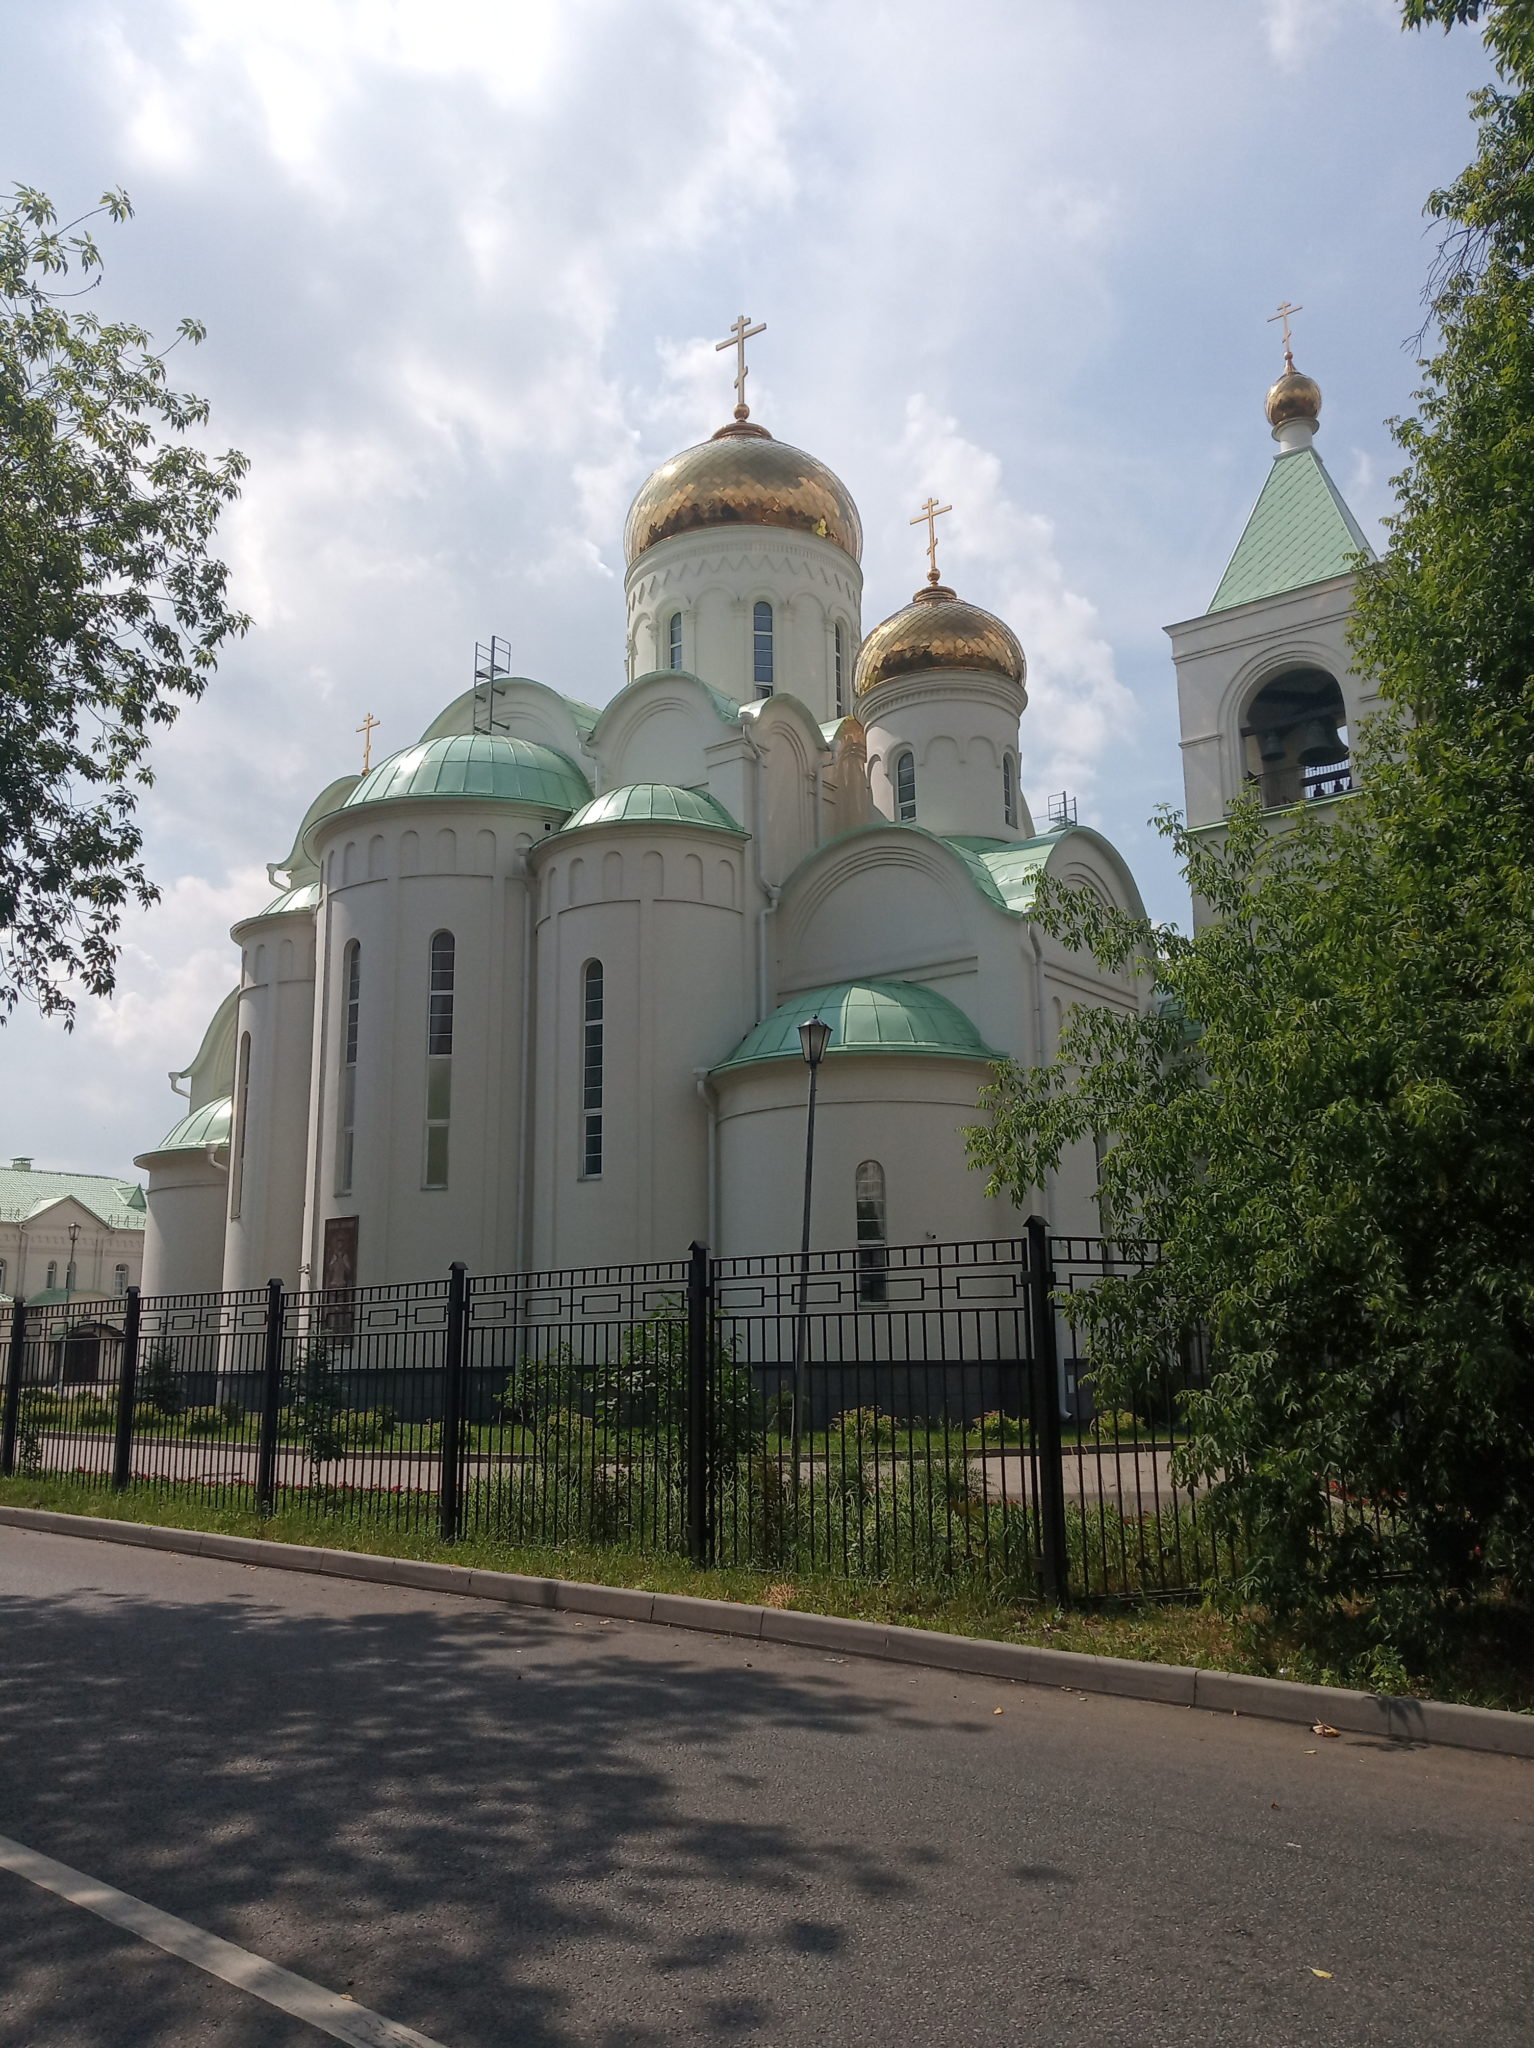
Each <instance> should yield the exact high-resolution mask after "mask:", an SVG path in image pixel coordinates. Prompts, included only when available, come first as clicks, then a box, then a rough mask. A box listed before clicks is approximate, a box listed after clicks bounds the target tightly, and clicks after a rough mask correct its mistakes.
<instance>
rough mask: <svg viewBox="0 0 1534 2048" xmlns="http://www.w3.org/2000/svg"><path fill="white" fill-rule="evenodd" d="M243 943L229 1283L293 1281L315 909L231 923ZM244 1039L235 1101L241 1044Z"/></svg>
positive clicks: (304, 1142)
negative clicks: (245, 1047)
mask: <svg viewBox="0 0 1534 2048" xmlns="http://www.w3.org/2000/svg"><path fill="white" fill-rule="evenodd" d="M231 936H232V937H233V938H234V941H235V943H236V944H237V945H238V946H239V948H240V1003H239V1015H238V1020H237V1028H236V1033H235V1089H234V1112H233V1119H232V1123H231V1129H230V1158H231V1169H230V1190H229V1197H230V1199H229V1211H230V1213H229V1226H228V1232H227V1235H226V1237H225V1242H224V1280H223V1284H224V1286H225V1287H231V1288H232V1287H261V1286H264V1285H265V1283H266V1282H267V1281H268V1280H272V1279H276V1280H281V1281H282V1282H283V1283H284V1285H285V1286H287V1287H297V1286H298V1285H299V1276H300V1270H301V1268H302V1266H303V1260H304V1249H303V1246H304V1164H305V1158H306V1154H307V1150H308V1135H309V1093H310V1062H311V1059H312V1057H313V1040H314V964H315V914H314V912H313V910H307V909H306V910H292V911H288V912H285V913H284V914H282V915H280V916H277V917H260V918H251V919H249V920H247V921H246V922H245V923H243V924H238V925H236V926H235V927H234V930H233V933H232V934H231ZM247 1036H248V1038H249V1052H248V1063H247V1065H246V1069H245V1072H246V1079H245V1083H244V1091H243V1092H244V1098H245V1099H244V1102H243V1104H242V1102H241V1099H240V1097H241V1086H240V1081H241V1058H242V1046H243V1044H244V1041H245V1039H246V1038H247Z"/></svg>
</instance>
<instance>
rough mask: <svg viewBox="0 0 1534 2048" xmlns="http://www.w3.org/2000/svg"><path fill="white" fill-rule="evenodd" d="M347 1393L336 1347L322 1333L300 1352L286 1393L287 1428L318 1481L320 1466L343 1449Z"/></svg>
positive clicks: (326, 1463) (316, 1481)
mask: <svg viewBox="0 0 1534 2048" xmlns="http://www.w3.org/2000/svg"><path fill="white" fill-rule="evenodd" d="M345 1418H346V1395H345V1391H344V1389H343V1387H342V1385H341V1375H340V1372H339V1371H338V1369H337V1365H336V1355H335V1346H334V1345H333V1344H332V1342H331V1340H330V1338H329V1337H327V1336H325V1335H324V1334H323V1333H321V1334H318V1335H316V1336H313V1337H311V1338H310V1339H309V1341H308V1342H307V1343H306V1344H305V1346H304V1348H303V1350H302V1351H301V1352H300V1353H299V1357H298V1362H297V1364H296V1365H295V1367H294V1368H293V1374H292V1381H291V1385H290V1388H289V1394H288V1427H289V1429H290V1431H291V1432H292V1434H293V1435H294V1436H295V1437H296V1438H297V1440H298V1442H299V1444H300V1445H301V1446H302V1448H303V1452H304V1455H305V1457H306V1458H307V1459H308V1460H309V1464H310V1466H311V1468H312V1470H313V1473H314V1480H315V1483H316V1485H317V1484H318V1483H319V1476H320V1467H321V1466H322V1465H329V1464H331V1463H332V1462H333V1461H334V1460H335V1459H337V1458H339V1457H340V1456H341V1455H342V1453H343V1452H344V1451H345V1449H346V1419H345Z"/></svg>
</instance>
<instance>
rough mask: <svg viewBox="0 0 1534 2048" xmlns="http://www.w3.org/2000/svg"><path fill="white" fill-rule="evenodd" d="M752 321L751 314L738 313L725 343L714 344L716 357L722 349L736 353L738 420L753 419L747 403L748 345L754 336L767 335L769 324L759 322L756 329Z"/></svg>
mask: <svg viewBox="0 0 1534 2048" xmlns="http://www.w3.org/2000/svg"><path fill="white" fill-rule="evenodd" d="M750 321H751V315H750V314H749V313H737V314H736V316H735V324H734V326H733V327H731V329H730V331H729V334H728V335H727V336H726V337H725V339H724V340H723V341H716V342H715V343H714V354H715V355H718V354H719V352H720V350H721V349H726V348H732V349H734V351H735V417H736V419H738V420H744V419H749V418H750V417H751V408H750V406H749V405H747V403H746V378H747V377H748V376H749V374H750V372H749V371H748V370H747V368H746V343H747V342H748V341H749V340H750V339H751V337H752V335H753V334H765V333H766V332H767V322H766V321H765V320H758V321H757V323H756V325H755V326H754V327H753V326H751V324H750Z"/></svg>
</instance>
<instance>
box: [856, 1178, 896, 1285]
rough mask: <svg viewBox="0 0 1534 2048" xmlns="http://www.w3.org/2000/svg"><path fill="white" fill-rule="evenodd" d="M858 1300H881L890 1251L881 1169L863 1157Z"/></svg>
mask: <svg viewBox="0 0 1534 2048" xmlns="http://www.w3.org/2000/svg"><path fill="white" fill-rule="evenodd" d="M856 1194H857V1212H858V1300H859V1301H883V1300H884V1299H885V1297H886V1294H887V1292H888V1288H887V1286H886V1281H885V1276H886V1274H887V1273H888V1271H889V1253H888V1251H887V1250H886V1242H887V1240H886V1238H885V1235H884V1168H883V1167H882V1166H881V1165H880V1164H879V1162H878V1160H877V1159H865V1160H864V1161H863V1163H862V1165H861V1166H859V1168H858V1171H857V1183H856Z"/></svg>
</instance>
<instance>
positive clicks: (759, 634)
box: [751, 598, 772, 697]
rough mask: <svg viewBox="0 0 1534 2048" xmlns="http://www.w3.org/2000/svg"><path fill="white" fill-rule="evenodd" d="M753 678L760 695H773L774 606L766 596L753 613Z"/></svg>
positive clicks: (761, 599)
mask: <svg viewBox="0 0 1534 2048" xmlns="http://www.w3.org/2000/svg"><path fill="white" fill-rule="evenodd" d="M751 679H752V681H753V682H754V683H755V684H756V694H757V695H758V697H770V696H771V695H772V606H771V605H770V604H768V602H767V600H766V599H765V598H758V599H757V601H756V607H755V610H754V611H753V612H752V614H751Z"/></svg>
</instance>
